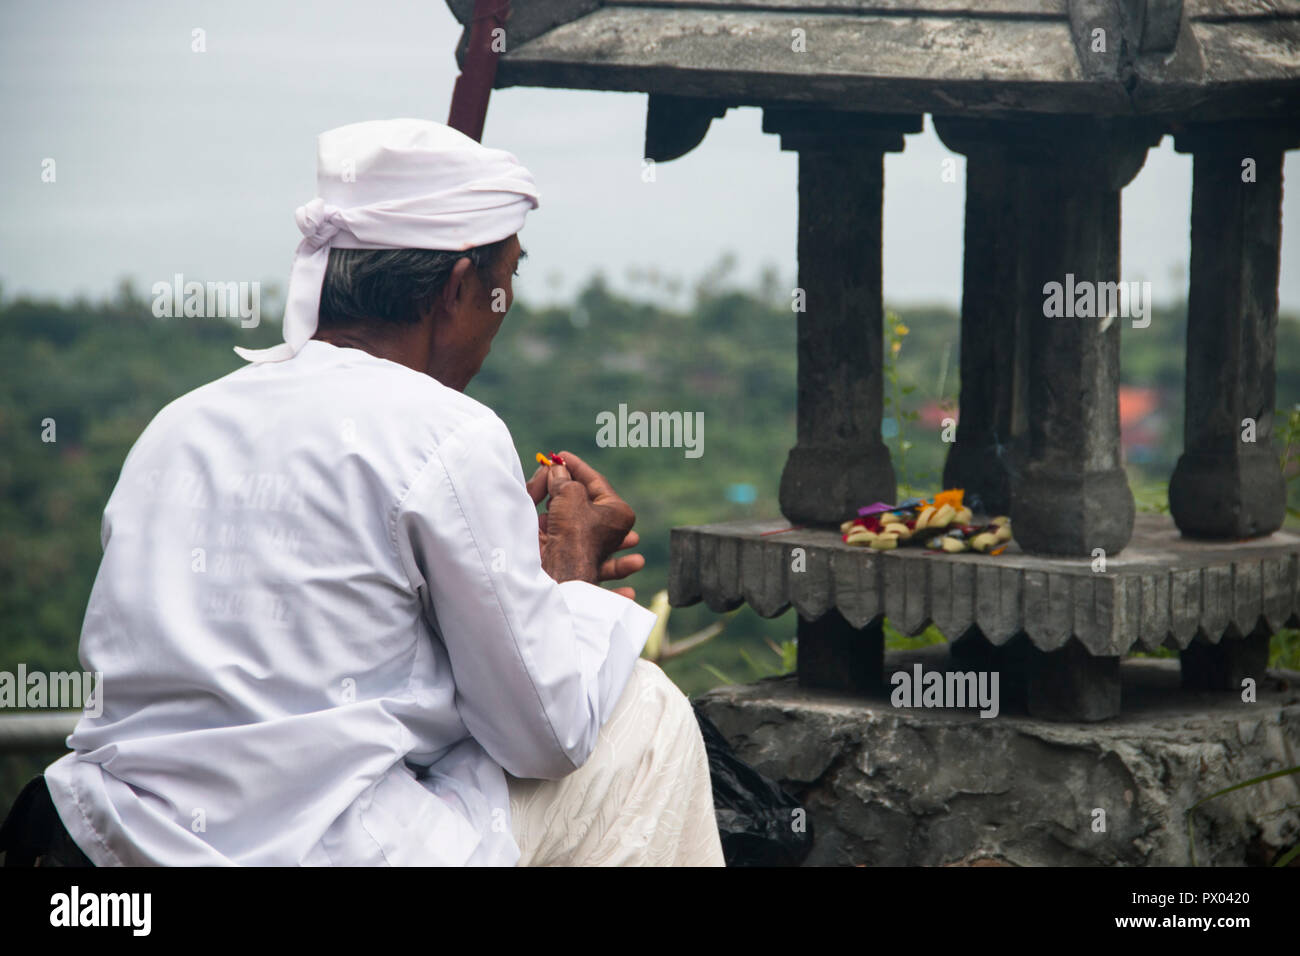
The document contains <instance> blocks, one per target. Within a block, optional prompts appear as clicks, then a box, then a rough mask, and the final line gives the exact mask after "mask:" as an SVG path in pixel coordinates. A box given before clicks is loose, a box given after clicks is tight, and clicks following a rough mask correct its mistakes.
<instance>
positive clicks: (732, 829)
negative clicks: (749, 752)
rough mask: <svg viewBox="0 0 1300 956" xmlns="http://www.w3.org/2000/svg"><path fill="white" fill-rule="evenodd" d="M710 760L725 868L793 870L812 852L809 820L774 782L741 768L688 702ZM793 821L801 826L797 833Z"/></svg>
mask: <svg viewBox="0 0 1300 956" xmlns="http://www.w3.org/2000/svg"><path fill="white" fill-rule="evenodd" d="M691 706H692V707H694V709H695V719H696V720H697V721H699V724H700V734H701V735H702V736H703V737H704V749H705V751H706V752H707V753H708V755H709V776H710V777H711V778H712V781H713V809H714V812H715V813H716V814H717V818H718V833H719V835H720V836H721V837H722V855H723V857H724V858H725V859H726V861H727V866H798V865H799V864H800V863H802V862H803V861H804V859H805V858H807V856H808V854H809V852H811V850H812V841H813V832H812V821H811V820H810V819H808V815H807V813H806V812H804V813H798V814H796V813H795V811H796V810H800V809H801V808H800V806H799V801H798V800H796V799H794V797H792V796H790V795H789V794H788V793H786V792H785V791H784V790H782V789H781V788H780V787H779V786H777V785H776V783H775V782H773V781H771V780H769V779H768V778H767V777H764V776H763V775H762V774H761V773H759V772H758V771H757V770H755V769H754V768H753V767H751V766H749V764H747V763H745V762H744V761H743V760H741V759H740V758H739V757H737V756H736V754H735V752H734V751H733V750H732V749H731V745H730V744H728V743H727V738H726V737H724V736H722V731H720V730H718V728H717V726H716V725H715V724H714V723H713V721H711V720H709V718H708V717H706V716H704V713H703V712H702V711H701V710H700V708H699V707H696V706H695V705H694V704H693V703H692V705H691ZM796 822H801V824H802V825H801V826H799V827H798V828H796Z"/></svg>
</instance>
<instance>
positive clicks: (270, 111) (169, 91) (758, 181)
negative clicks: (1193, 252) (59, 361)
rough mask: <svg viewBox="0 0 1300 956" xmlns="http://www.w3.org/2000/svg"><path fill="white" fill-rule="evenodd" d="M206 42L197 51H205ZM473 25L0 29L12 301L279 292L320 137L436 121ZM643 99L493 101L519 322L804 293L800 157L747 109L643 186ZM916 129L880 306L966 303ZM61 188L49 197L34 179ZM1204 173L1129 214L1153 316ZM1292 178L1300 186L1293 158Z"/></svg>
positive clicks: (204, 8)
mask: <svg viewBox="0 0 1300 956" xmlns="http://www.w3.org/2000/svg"><path fill="white" fill-rule="evenodd" d="M195 28H201V29H202V30H204V31H205V38H206V47H207V49H206V52H204V53H195V52H192V50H191V43H192V31H193V30H194V29H195ZM458 36H459V26H458V25H457V24H456V22H455V20H454V19H453V18H452V16H451V14H450V12H449V11H448V10H447V7H446V5H445V4H444V3H443V2H442V0H369V2H367V3H364V4H361V3H356V2H342V0H315V2H313V3H310V4H305V3H292V4H291V3H286V2H267V0H262V2H253V0H224V2H223V3H221V4H220V5H219V6H218V5H209V4H200V3H197V2H190V0H180V2H177V0H168V2H162V0H148V2H146V0H115V2H113V3H97V2H87V0H81V2H76V3H73V2H68V0H44V2H41V3H23V4H13V3H9V4H6V5H4V7H3V8H2V9H0V121H2V123H3V126H2V128H3V131H4V132H3V134H0V201H2V203H3V216H2V217H0V282H2V283H3V286H4V292H5V296H6V297H7V298H12V297H13V296H14V295H16V294H19V293H37V294H42V295H52V296H57V297H63V298H70V297H72V296H73V295H76V294H78V293H85V294H88V295H91V296H93V297H97V296H99V295H102V294H105V293H107V292H109V291H111V290H112V289H113V288H114V287H115V286H116V284H117V282H118V281H119V280H120V279H121V278H122V277H130V278H132V279H134V280H135V282H136V283H137V284H138V285H139V286H140V287H141V290H142V291H147V289H148V287H149V286H150V285H152V284H153V283H154V282H155V281H159V280H168V281H170V278H171V276H172V275H173V274H174V273H177V272H180V273H183V274H184V275H185V276H186V277H187V279H198V280H200V281H208V280H221V281H230V280H259V281H261V282H263V283H264V285H265V284H268V283H276V284H278V285H280V286H281V287H282V286H283V284H284V281H285V279H286V278H287V272H288V267H289V263H290V260H291V258H292V254H293V249H294V247H295V246H296V244H297V241H298V238H299V235H298V231H297V229H296V227H295V226H294V221H293V211H294V209H295V208H296V207H297V206H299V205H301V204H303V203H305V202H306V201H307V200H309V199H311V198H312V197H313V196H314V194H315V136H316V134H318V133H319V132H321V131H322V130H325V129H329V128H331V127H334V126H340V125H343V124H346V123H352V122H357V121H359V120H365V119H380V118H392V117H402V116H414V117H427V118H432V119H437V120H440V121H445V119H446V116H447V107H448V105H449V103H450V97H451V87H452V82H453V80H454V78H455V75H456V67H455V61H454V56H453V50H454V48H455V44H456V40H457V38H458ZM645 99H646V98H645V97H644V96H642V95H639V94H620V93H587V92H576V91H568V90H544V89H528V88H521V89H510V90H502V91H497V92H495V93H494V94H493V96H492V103H491V106H490V108H489V110H488V122H487V129H486V132H485V135H484V142H485V143H487V144H488V145H491V146H497V147H501V148H504V149H508V150H510V151H511V152H513V153H514V154H515V155H516V156H518V157H519V158H520V160H521V161H522V162H524V163H525V164H526V165H527V166H528V167H529V168H530V169H531V170H532V171H533V173H534V175H535V176H536V178H537V182H538V184H539V187H540V189H541V192H542V205H541V208H540V209H539V210H538V211H537V212H534V213H532V214H531V216H530V217H529V220H528V225H527V226H526V228H525V229H524V231H523V233H522V234H521V236H520V238H521V240H522V241H523V243H524V246H525V247H526V248H527V249H528V251H529V258H528V260H527V261H526V262H525V263H524V266H523V269H522V274H521V276H520V278H519V280H517V285H516V289H517V291H518V294H519V295H520V296H521V297H523V298H524V299H525V300H526V301H533V302H537V301H541V300H543V299H551V298H553V297H557V296H558V297H564V296H567V295H568V294H570V293H571V292H572V291H573V290H574V289H575V288H577V287H579V286H580V285H581V284H583V283H585V281H586V280H587V278H588V277H589V276H590V275H591V274H592V273H593V272H595V271H596V270H601V271H603V272H604V274H605V275H606V277H607V278H608V280H609V281H610V282H611V283H612V284H613V285H615V286H616V287H619V288H622V289H625V290H628V291H632V292H636V291H638V290H641V291H642V292H645V286H644V285H642V284H639V283H636V282H635V281H634V275H635V273H636V272H637V271H638V270H641V271H644V270H648V269H656V270H658V272H659V273H660V274H662V275H664V276H669V277H674V276H675V277H678V278H680V279H682V280H684V281H685V282H686V283H690V282H691V281H693V280H694V279H695V278H697V277H698V276H699V275H700V274H701V273H702V272H704V271H705V270H706V269H708V268H709V267H710V266H712V265H713V264H715V263H716V262H717V261H718V260H719V258H720V257H721V256H722V255H723V254H724V253H726V252H731V253H734V254H735V256H736V259H737V261H738V263H739V269H738V275H737V278H738V279H740V280H746V279H750V278H752V277H754V276H757V274H758V273H759V271H760V270H761V269H762V268H764V267H765V266H775V267H776V268H777V269H778V270H779V274H780V275H781V276H782V278H783V279H784V278H787V277H789V278H792V277H793V275H794V257H795V223H796V212H797V210H796V195H795V176H796V160H795V156H794V155H793V154H791V153H783V152H781V150H780V148H779V143H778V140H777V137H775V136H768V135H764V134H763V133H762V131H761V114H760V113H759V111H757V110H754V109H746V110H733V111H731V112H730V113H728V114H727V116H726V118H725V119H723V120H720V121H715V122H714V125H713V129H712V131H711V132H710V133H709V136H708V137H707V138H706V139H705V141H704V143H703V144H702V145H701V146H700V147H699V148H697V149H696V150H695V151H694V152H693V153H691V154H689V155H687V156H686V157H684V158H682V159H680V160H676V161H674V162H671V163H665V164H660V166H659V168H658V170H657V179H656V181H655V182H654V183H645V182H643V181H642V177H641V152H642V145H643V137H644V123H645ZM947 155H949V153H948V152H947V150H946V149H945V148H944V147H943V145H942V144H941V143H939V141H938V140H937V139H936V138H935V136H934V135H933V133H932V132H931V130H930V127H929V123H928V121H927V128H926V132H925V133H923V134H918V135H916V136H912V137H909V139H908V146H907V150H906V152H904V153H901V154H895V155H890V156H889V157H888V158H887V159H886V164H885V170H886V172H885V183H886V186H885V190H886V198H885V254H884V260H885V261H884V265H885V277H884V281H885V297H886V299H887V300H888V301H890V302H892V303H908V302H941V303H949V304H952V305H957V304H958V303H959V301H960V295H961V253H962V208H963V194H964V185H963V183H964V175H965V168H964V163H963V162H962V160H961V159H960V157H959V158H958V182H956V183H944V182H942V180H941V178H940V169H941V163H942V160H943V158H944V157H945V156H947ZM46 159H53V160H54V161H55V163H56V166H55V169H56V175H57V178H56V181H55V182H54V183H43V182H42V181H41V170H42V162H43V161H44V160H46ZM1191 169H1192V166H1191V159H1190V157H1187V156H1182V155H1178V154H1175V153H1174V152H1173V149H1172V146H1171V145H1170V139H1169V138H1168V137H1166V139H1165V140H1164V141H1163V143H1162V144H1161V146H1160V147H1159V148H1158V149H1156V150H1153V151H1152V152H1151V153H1150V155H1149V157H1148V159H1147V163H1146V166H1145V168H1144V169H1143V170H1142V172H1141V173H1140V174H1139V176H1138V178H1137V179H1136V180H1135V181H1134V183H1133V184H1132V185H1131V186H1129V187H1128V189H1127V190H1126V191H1125V193H1124V231H1123V278H1125V279H1128V280H1149V281H1151V282H1152V284H1153V294H1154V297H1155V299H1156V300H1157V301H1164V300H1168V299H1170V298H1177V297H1179V296H1180V295H1181V294H1182V292H1183V289H1184V288H1185V281H1186V279H1185V276H1186V262H1187V256H1188V230H1189V222H1188V212H1189V205H1190V196H1191ZM1286 172H1287V176H1288V178H1289V179H1290V180H1291V182H1292V183H1300V157H1298V155H1297V153H1295V152H1292V153H1291V154H1289V156H1288V160H1287V165H1286ZM1283 231H1284V239H1283V247H1282V287H1281V303H1282V308H1283V310H1290V311H1293V312H1300V236H1298V235H1297V232H1298V231H1300V187H1293V188H1292V189H1291V190H1290V191H1289V193H1288V196H1287V199H1286V202H1285V209H1284V230H1283Z"/></svg>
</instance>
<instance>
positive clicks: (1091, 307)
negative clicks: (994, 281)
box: [1002, 117, 1159, 556]
mask: <svg viewBox="0 0 1300 956" xmlns="http://www.w3.org/2000/svg"><path fill="white" fill-rule="evenodd" d="M1002 129H1003V130H1005V131H1006V133H1007V135H1008V136H1009V141H1008V150H1009V154H1010V155H1014V156H1015V157H1016V159H1017V163H1018V165H1019V166H1020V167H1021V169H1020V171H1019V183H1020V189H1021V200H1022V203H1023V205H1022V208H1023V209H1024V210H1025V213H1026V215H1025V218H1024V220H1023V221H1022V223H1021V231H1020V235H1021V239H1022V242H1023V246H1022V252H1021V255H1022V261H1021V266H1022V269H1023V272H1022V282H1021V285H1020V296H1021V308H1022V316H1023V321H1024V325H1025V330H1026V332H1027V337H1028V344H1029V355H1028V409H1027V412H1028V415H1027V429H1026V441H1025V460H1024V467H1023V468H1022V469H1020V471H1019V472H1018V474H1017V475H1016V476H1015V478H1014V479H1013V481H1012V492H1011V497H1012V503H1011V520H1012V527H1013V529H1014V531H1015V536H1016V540H1017V541H1018V542H1019V543H1020V546H1021V547H1022V548H1024V550H1026V551H1028V552H1030V553H1034V554H1056V555H1077V556H1086V555H1090V554H1092V553H1093V550H1094V549H1096V548H1101V549H1103V550H1104V551H1105V552H1106V553H1107V554H1111V555H1113V554H1115V553H1117V552H1119V551H1121V550H1122V549H1123V548H1124V546H1125V545H1127V544H1128V541H1129V537H1130V536H1131V535H1132V533H1133V513H1134V507H1133V493H1132V492H1131V491H1130V490H1129V487H1128V480H1127V478H1126V476H1125V474H1124V469H1123V467H1122V461H1121V453H1120V438H1119V337H1120V328H1121V326H1123V325H1124V324H1126V323H1127V322H1128V321H1130V320H1129V319H1126V318H1124V317H1122V316H1111V317H1107V312H1108V311H1110V310H1111V307H1112V306H1114V305H1118V301H1117V295H1118V287H1117V286H1116V285H1114V283H1116V282H1117V281H1118V280H1119V278H1120V276H1119V234H1120V233H1119V220H1120V190H1121V189H1122V188H1123V187H1124V186H1125V185H1126V184H1127V183H1128V182H1129V181H1130V180H1131V179H1132V178H1133V177H1134V176H1135V175H1137V171H1138V170H1139V169H1140V168H1141V167H1142V163H1143V161H1144V160H1145V159H1146V151H1147V148H1148V147H1149V146H1150V145H1151V144H1153V143H1155V142H1157V141H1158V140H1159V135H1158V133H1153V132H1152V131H1151V128H1150V127H1148V126H1145V125H1143V124H1140V123H1137V122H1132V121H1122V120H1101V119H1086V118H1077V117H1043V118H1040V119H1033V120H1024V121H1011V122H1008V123H1006V124H1004V125H1003V126H1002ZM1081 283H1087V284H1088V285H1082V284H1081ZM1089 287H1090V288H1091V289H1092V292H1093V295H1092V296H1091V301H1089V298H1088V297H1087V293H1086V292H1085V291H1084V290H1085V289H1087V288H1089ZM1053 293H1055V294H1053ZM1049 296H1052V298H1050V299H1049ZM1099 300H1100V301H1099ZM1107 300H1110V301H1107ZM1057 305H1059V306H1060V314H1059V315H1058V314H1055V313H1056V306H1057Z"/></svg>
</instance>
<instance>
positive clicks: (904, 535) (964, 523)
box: [840, 488, 1011, 555]
mask: <svg viewBox="0 0 1300 956" xmlns="http://www.w3.org/2000/svg"><path fill="white" fill-rule="evenodd" d="M964 496H965V493H964V492H963V490H962V489H961V488H949V489H947V490H945V491H941V492H939V493H938V494H937V495H935V496H934V498H933V500H926V499H924V498H908V499H906V500H905V501H900V502H899V503H898V504H889V503H887V502H884V501H877V502H874V503H873V504H869V505H865V506H864V507H861V508H859V509H858V516H857V517H856V518H853V519H850V520H849V521H845V522H844V523H843V524H842V525H840V536H841V537H842V539H843V540H844V543H845V544H851V545H854V546H855V547H863V548H873V549H874V550H877V551H887V550H892V549H894V548H897V547H898V546H899V545H902V544H906V543H908V542H913V541H915V542H923V543H924V544H925V546H926V547H928V548H930V549H931V550H933V551H944V552H947V553H948V554H960V553H962V552H965V551H974V552H975V553H977V554H994V555H996V554H1001V553H1002V552H1003V551H1004V550H1006V546H1007V542H1009V541H1010V540H1011V519H1010V518H1008V517H1007V516H1006V515H999V516H998V517H996V518H991V519H989V520H988V521H984V522H976V521H975V516H974V514H973V513H972V512H971V510H970V508H968V507H966V504H965V502H964V500H963V499H964Z"/></svg>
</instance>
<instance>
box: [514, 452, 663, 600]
mask: <svg viewBox="0 0 1300 956" xmlns="http://www.w3.org/2000/svg"><path fill="white" fill-rule="evenodd" d="M560 457H562V458H563V459H564V460H565V463H566V464H564V465H552V466H550V467H549V468H548V467H545V466H543V467H540V468H538V469H537V471H536V472H535V473H534V474H533V477H532V478H530V479H529V481H528V494H529V495H530V496H531V497H532V499H533V501H534V502H535V503H537V504H540V503H541V502H542V500H543V499H544V498H545V497H547V495H549V496H550V502H549V503H548V504H547V510H546V512H545V513H544V514H542V515H540V516H539V517H538V544H539V546H540V549H541V553H542V568H543V570H545V571H546V573H547V574H549V575H550V576H551V577H553V578H555V580H557V581H588V582H590V583H592V584H595V583H597V582H599V581H611V580H615V579H618V578H625V577H627V576H628V575H630V574H634V573H636V572H637V571H640V570H641V569H642V568H643V567H645V558H644V557H642V556H641V555H639V554H627V555H621V556H618V555H616V552H618V551H625V550H627V549H628V548H634V547H636V546H637V544H638V543H639V542H640V540H641V539H640V536H639V535H637V533H636V532H635V531H633V530H632V525H633V524H634V523H635V522H636V514H635V513H634V512H633V511H632V509H631V508H630V507H629V506H628V504H627V502H625V501H624V500H623V499H622V498H620V497H619V496H618V495H617V494H616V493H615V491H614V489H613V488H611V487H610V485H609V482H608V481H606V480H605V478H604V476H602V475H601V474H600V473H599V472H598V471H596V470H595V469H594V468H592V467H591V466H590V465H588V464H587V463H586V462H585V461H583V460H582V459H581V458H579V457H578V456H577V455H574V454H573V453H572V452H567V451H561V452H560ZM616 593H618V594H622V595H624V596H625V597H628V598H632V597H634V596H635V594H636V592H635V591H633V589H632V588H617V589H616Z"/></svg>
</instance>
